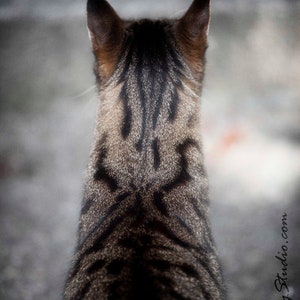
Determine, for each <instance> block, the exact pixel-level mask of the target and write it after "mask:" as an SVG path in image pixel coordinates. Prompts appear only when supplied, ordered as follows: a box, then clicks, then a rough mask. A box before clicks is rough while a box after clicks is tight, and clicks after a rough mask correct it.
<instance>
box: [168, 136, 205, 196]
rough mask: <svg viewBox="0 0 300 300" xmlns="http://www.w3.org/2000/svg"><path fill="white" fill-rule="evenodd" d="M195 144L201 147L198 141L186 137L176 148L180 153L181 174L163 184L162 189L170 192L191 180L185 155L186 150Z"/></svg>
mask: <svg viewBox="0 0 300 300" xmlns="http://www.w3.org/2000/svg"><path fill="white" fill-rule="evenodd" d="M190 146H194V147H196V148H197V149H199V145H198V143H197V142H196V141H195V140H193V139H190V138H188V139H186V140H185V141H184V142H183V143H182V144H179V145H178V146H177V148H176V152H178V153H179V155H180V168H181V169H180V172H179V174H178V175H177V176H176V177H175V179H173V180H172V181H171V182H169V183H167V184H165V185H163V186H162V189H163V190H164V191H166V192H170V191H171V190H173V189H174V188H176V187H178V186H179V185H182V184H185V183H186V182H188V181H190V180H191V179H192V177H191V176H190V174H189V173H188V171H187V168H188V160H187V158H186V157H185V152H186V150H187V149H188V147H190Z"/></svg>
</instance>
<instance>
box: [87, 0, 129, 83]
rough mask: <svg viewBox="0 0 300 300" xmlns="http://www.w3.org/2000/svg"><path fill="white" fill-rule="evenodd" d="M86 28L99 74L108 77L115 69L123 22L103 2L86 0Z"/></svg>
mask: <svg viewBox="0 0 300 300" xmlns="http://www.w3.org/2000/svg"><path fill="white" fill-rule="evenodd" d="M87 26H88V31H89V36H90V39H91V43H92V48H93V51H94V53H95V56H96V58H97V60H98V62H99V66H101V68H100V70H99V71H100V73H103V74H100V75H101V76H104V77H109V76H110V75H111V74H112V72H113V70H114V68H115V67H116V63H117V59H118V56H119V54H120V49H121V44H122V40H123V36H124V22H123V21H122V20H121V19H120V17H119V16H118V15H117V13H116V12H115V11H114V9H113V8H112V7H111V6H110V5H109V3H108V2H107V1H105V0H88V2H87Z"/></svg>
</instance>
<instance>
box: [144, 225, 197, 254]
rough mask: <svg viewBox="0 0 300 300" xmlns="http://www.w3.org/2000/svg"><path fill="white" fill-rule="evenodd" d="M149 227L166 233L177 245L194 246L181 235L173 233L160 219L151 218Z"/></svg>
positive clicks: (186, 247)
mask: <svg viewBox="0 0 300 300" xmlns="http://www.w3.org/2000/svg"><path fill="white" fill-rule="evenodd" d="M146 225H147V227H149V228H150V229H152V230H153V231H155V232H159V233H161V234H162V235H164V236H165V237H166V238H168V239H169V240H171V241H172V242H174V243H175V244H176V245H178V246H180V247H183V248H185V249H191V248H193V247H192V246H191V245H190V244H189V243H187V242H185V241H183V240H182V239H180V238H179V237H177V236H176V235H175V233H173V232H172V231H171V230H170V228H169V227H168V226H166V224H164V223H162V222H161V221H158V220H150V221H148V222H147V224H146Z"/></svg>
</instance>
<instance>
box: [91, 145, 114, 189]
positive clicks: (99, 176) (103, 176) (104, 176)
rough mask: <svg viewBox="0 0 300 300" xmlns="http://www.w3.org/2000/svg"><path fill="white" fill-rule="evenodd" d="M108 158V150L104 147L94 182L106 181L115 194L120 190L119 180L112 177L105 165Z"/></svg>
mask: <svg viewBox="0 0 300 300" xmlns="http://www.w3.org/2000/svg"><path fill="white" fill-rule="evenodd" d="M106 157H107V149H106V148H105V147H104V146H102V147H101V148H100V151H99V156H98V160H97V163H96V172H95V174H94V180H96V181H104V182H105V183H106V184H107V185H108V186H109V188H110V190H111V192H115V191H116V190H117V189H118V182H117V180H116V179H115V178H114V177H112V176H111V175H110V174H109V172H108V170H107V168H106V166H105V164H104V161H105V159H106Z"/></svg>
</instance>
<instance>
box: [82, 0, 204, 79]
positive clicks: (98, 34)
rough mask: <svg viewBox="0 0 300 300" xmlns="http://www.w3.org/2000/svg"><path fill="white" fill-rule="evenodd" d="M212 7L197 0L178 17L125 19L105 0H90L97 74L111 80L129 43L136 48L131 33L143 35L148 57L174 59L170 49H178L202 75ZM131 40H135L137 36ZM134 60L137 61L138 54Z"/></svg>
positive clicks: (196, 73) (141, 42) (152, 60)
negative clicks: (161, 19)
mask: <svg viewBox="0 0 300 300" xmlns="http://www.w3.org/2000/svg"><path fill="white" fill-rule="evenodd" d="M209 8H210V1H209V0H194V1H193V3H192V4H191V6H190V8H189V9H188V10H187V12H186V13H185V14H184V15H183V17H181V18H180V19H178V20H164V21H150V20H142V21H136V22H134V21H124V20H122V19H121V18H120V17H119V16H118V14H117V13H116V12H115V10H114V9H113V8H112V7H111V6H110V5H109V3H108V2H107V1H105V0H88V3H87V25H88V30H89V36H90V39H91V43H92V49H93V52H94V54H95V58H96V69H95V73H96V76H97V77H98V78H99V79H100V81H101V82H103V81H104V82H105V81H107V80H108V79H109V78H110V77H111V76H112V74H113V73H114V71H115V70H116V68H117V65H118V62H119V61H120V59H121V57H122V54H123V53H125V52H126V51H127V50H128V48H129V47H132V48H133V46H132V45H130V39H128V36H130V35H140V36H139V39H140V40H139V42H138V43H137V42H135V43H136V44H139V45H143V46H139V45H137V46H136V48H139V49H140V52H139V55H144V54H145V53H147V54H145V59H144V61H147V60H148V63H149V64H151V63H152V64H153V63H154V64H155V63H160V61H162V60H170V59H172V57H168V55H169V53H171V52H172V51H176V53H177V54H178V56H179V57H181V58H182V59H183V60H184V61H185V63H186V65H187V66H188V67H189V68H190V70H191V73H192V74H193V76H194V77H195V78H196V79H199V78H201V76H202V73H203V69H204V54H205V50H206V48H207V33H208V27H209V18H210V13H209ZM163 40H164V41H163ZM171 40H172V41H171ZM131 41H132V43H134V38H132V39H131ZM170 48H175V49H170ZM143 51H144V52H145V53H144V52H143ZM135 52H137V51H136V50H135ZM147 55H148V56H147ZM149 56H151V57H149ZM173 59H174V58H173ZM131 63H134V58H133V59H132V62H131Z"/></svg>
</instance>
